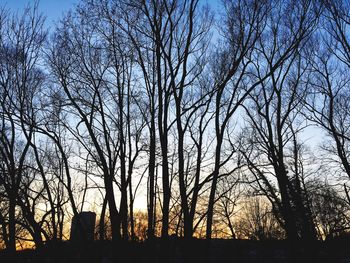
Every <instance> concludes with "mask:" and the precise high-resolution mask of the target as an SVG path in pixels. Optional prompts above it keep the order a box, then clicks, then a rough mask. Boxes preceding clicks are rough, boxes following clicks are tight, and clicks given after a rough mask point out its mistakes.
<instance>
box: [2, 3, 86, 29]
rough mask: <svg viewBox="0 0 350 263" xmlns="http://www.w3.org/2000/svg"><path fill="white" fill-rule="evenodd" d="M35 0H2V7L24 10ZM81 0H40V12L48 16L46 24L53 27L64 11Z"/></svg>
mask: <svg viewBox="0 0 350 263" xmlns="http://www.w3.org/2000/svg"><path fill="white" fill-rule="evenodd" d="M35 2H36V1H35V0H0V7H3V6H5V7H6V8H8V9H10V10H11V11H14V12H16V11H18V12H22V10H23V9H24V8H25V7H26V6H27V5H28V4H30V5H33V4H34V3H35ZM78 2H79V0H40V1H39V12H41V13H42V14H43V15H44V16H45V17H46V25H47V26H49V27H52V26H53V25H54V23H55V22H57V21H58V20H59V19H60V18H61V17H62V15H63V14H64V13H66V12H67V11H69V9H71V8H74V6H75V5H76V4H77V3H78Z"/></svg>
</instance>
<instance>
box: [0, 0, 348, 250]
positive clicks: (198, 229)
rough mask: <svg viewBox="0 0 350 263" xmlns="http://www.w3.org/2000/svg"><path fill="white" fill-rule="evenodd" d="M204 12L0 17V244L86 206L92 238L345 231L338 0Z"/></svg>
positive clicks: (343, 76)
mask: <svg viewBox="0 0 350 263" xmlns="http://www.w3.org/2000/svg"><path fill="white" fill-rule="evenodd" d="M215 9H217V10H219V11H218V12H216V13H214V11H213V10H212V9H211V8H210V6H207V5H206V4H205V2H204V1H199V0H147V1H136V0H135V1H134V0H123V1H120V0H83V1H81V2H80V3H79V4H78V5H77V6H76V7H75V8H74V10H72V11H71V12H69V13H68V14H66V15H65V16H64V17H63V18H62V19H61V20H60V22H59V23H57V24H56V26H55V28H51V29H50V31H47V30H46V29H45V28H46V27H45V18H44V17H43V16H42V15H41V14H39V12H38V5H34V6H32V7H28V8H26V9H25V11H24V12H23V14H19V15H18V14H13V13H11V12H9V11H8V10H7V9H6V8H2V9H0V96H1V99H0V118H1V122H0V130H1V133H0V243H1V245H2V246H3V247H4V248H7V249H9V250H15V249H16V245H20V244H22V245H23V244H25V242H28V241H30V242H33V243H34V244H35V247H37V248H40V247H42V246H43V245H44V244H45V242H47V241H51V240H52V241H55V240H65V239H67V238H68V236H67V233H68V232H69V227H70V220H71V218H72V216H74V215H78V213H79V212H81V211H85V210H91V209H92V210H94V211H95V212H96V213H97V217H98V222H97V229H96V239H99V240H104V239H112V240H113V241H116V240H121V239H125V240H138V239H152V238H153V237H162V238H165V239H166V238H167V237H168V236H169V235H176V236H181V237H185V238H191V237H203V238H207V239H210V238H213V237H230V238H250V239H255V240H265V239H288V240H291V241H296V240H317V239H325V238H332V237H336V236H339V235H342V234H344V233H346V231H347V230H348V229H349V227H350V221H349V220H350V217H349V216H350V197H349V187H350V186H349V183H350V181H349V177H350V148H349V147H350V83H349V81H350V74H349V67H350V36H349V30H350V4H349V1H346V0H344V1H342V0H335V1H328V0H312V1H310V0H298V1H292V0H282V1H280V0H263V1H261V0H224V1H222V2H221V3H218V6H217V7H215ZM143 196H144V197H143ZM142 198H144V204H145V207H144V211H141V210H139V209H136V207H135V202H136V201H137V200H138V199H142Z"/></svg>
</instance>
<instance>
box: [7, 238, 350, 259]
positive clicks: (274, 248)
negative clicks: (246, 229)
mask: <svg viewBox="0 0 350 263" xmlns="http://www.w3.org/2000/svg"><path fill="white" fill-rule="evenodd" d="M349 241H350V240H331V241H327V242H320V241H318V242H313V243H302V242H298V243H297V244H296V245H294V246H293V245H291V244H290V243H288V242H287V241H263V242H259V241H248V240H222V239H213V240H210V241H208V240H198V239H193V240H185V239H181V238H170V239H169V240H166V241H165V240H161V239H155V240H153V241H146V242H118V243H112V242H93V243H89V244H72V243H69V242H64V243H55V244H47V245H46V246H45V247H44V248H42V249H40V250H25V251H20V252H17V254H16V255H14V256H11V257H10V256H9V255H8V254H7V253H6V251H0V262H1V263H6V262H9V263H10V262H11V263H12V262H13V263H15V262H16V263H17V262H18V263H22V262H23V263H31V262H45V263H69V262H74V263H90V262H91V263H95V262H96V263H112V262H128V263H129V262H130V263H131V262H135V263H136V262H137V263H148V262H152V263H163V262H171V263H186V262H203V263H216V262H235V263H240V262H242V263H243V262H244V263H249V262H269V263H270V262H271V263H273V262H298V263H301V262H332V263H333V262H342V263H345V262H349V263H350V248H349V244H350V242H349Z"/></svg>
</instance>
